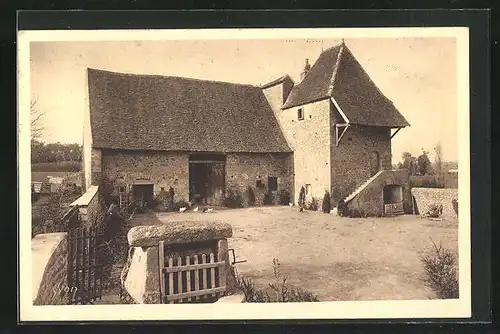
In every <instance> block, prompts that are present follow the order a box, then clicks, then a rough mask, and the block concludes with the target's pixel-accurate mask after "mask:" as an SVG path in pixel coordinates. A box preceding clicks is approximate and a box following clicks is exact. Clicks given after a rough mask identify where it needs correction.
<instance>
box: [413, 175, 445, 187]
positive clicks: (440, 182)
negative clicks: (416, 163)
mask: <svg viewBox="0 0 500 334" xmlns="http://www.w3.org/2000/svg"><path fill="white" fill-rule="evenodd" d="M410 187H419V188H444V177H443V176H440V175H418V176H416V175H413V176H410Z"/></svg>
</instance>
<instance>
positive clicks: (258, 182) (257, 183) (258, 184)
mask: <svg viewBox="0 0 500 334" xmlns="http://www.w3.org/2000/svg"><path fill="white" fill-rule="evenodd" d="M255 186H256V187H257V188H262V187H263V186H264V185H263V184H262V180H257V182H255Z"/></svg>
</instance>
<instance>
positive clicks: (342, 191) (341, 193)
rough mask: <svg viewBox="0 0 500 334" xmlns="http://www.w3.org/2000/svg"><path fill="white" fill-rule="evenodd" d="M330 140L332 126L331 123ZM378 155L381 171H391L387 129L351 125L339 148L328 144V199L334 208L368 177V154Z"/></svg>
mask: <svg viewBox="0 0 500 334" xmlns="http://www.w3.org/2000/svg"><path fill="white" fill-rule="evenodd" d="M331 132H332V138H335V126H334V124H333V122H332V129H331ZM373 152H378V153H379V156H380V165H381V169H392V166H391V140H390V129H389V128H382V127H368V126H356V125H350V126H349V128H348V129H347V131H346V132H345V133H344V136H343V137H342V139H341V140H340V143H339V145H338V146H337V145H336V144H335V140H332V142H331V165H332V168H331V195H332V196H331V198H332V203H333V205H334V206H336V205H337V203H338V201H340V200H341V199H344V198H345V197H346V196H348V195H349V194H350V193H352V192H353V191H354V190H355V189H356V188H358V187H359V186H360V185H362V184H363V183H365V182H366V181H367V180H368V179H369V178H370V177H371V174H370V172H371V154H372V153H373Z"/></svg>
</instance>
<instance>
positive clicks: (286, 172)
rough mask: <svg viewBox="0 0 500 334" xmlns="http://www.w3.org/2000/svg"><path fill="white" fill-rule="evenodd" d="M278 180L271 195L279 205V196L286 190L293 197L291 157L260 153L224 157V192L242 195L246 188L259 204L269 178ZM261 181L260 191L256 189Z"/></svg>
mask: <svg viewBox="0 0 500 334" xmlns="http://www.w3.org/2000/svg"><path fill="white" fill-rule="evenodd" d="M269 176H271V177H277V178H278V190H277V191H273V192H272V198H273V200H274V203H275V204H277V203H278V202H279V197H278V193H279V191H280V190H285V191H287V192H288V193H289V194H290V197H292V194H293V155H292V154H276V153H271V154H262V153H231V154H228V155H227V158H226V189H231V190H233V191H234V190H236V191H238V192H239V193H240V194H242V195H243V197H244V194H245V191H246V190H247V187H252V189H253V191H254V193H255V204H256V205H262V204H263V200H264V194H265V191H266V189H267V183H268V177H269ZM258 180H260V181H261V182H262V184H263V185H264V187H263V188H258V187H257V186H256V183H257V181H258Z"/></svg>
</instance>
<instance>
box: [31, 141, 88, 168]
mask: <svg viewBox="0 0 500 334" xmlns="http://www.w3.org/2000/svg"><path fill="white" fill-rule="evenodd" d="M63 161H74V162H81V161H82V146H81V145H78V144H61V143H48V144H45V143H44V142H41V141H38V140H32V141H31V163H46V162H63Z"/></svg>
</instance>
